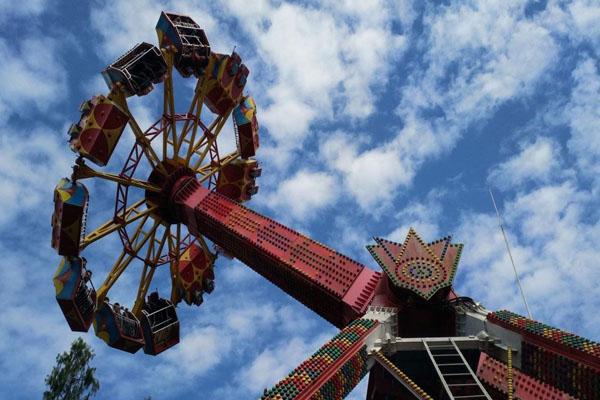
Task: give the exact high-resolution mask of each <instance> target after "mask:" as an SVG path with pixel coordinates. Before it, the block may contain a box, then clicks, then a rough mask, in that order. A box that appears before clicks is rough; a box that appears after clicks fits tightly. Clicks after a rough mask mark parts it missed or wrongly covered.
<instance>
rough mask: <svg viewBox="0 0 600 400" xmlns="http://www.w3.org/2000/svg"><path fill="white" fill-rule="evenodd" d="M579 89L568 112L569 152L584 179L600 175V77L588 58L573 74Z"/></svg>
mask: <svg viewBox="0 0 600 400" xmlns="http://www.w3.org/2000/svg"><path fill="white" fill-rule="evenodd" d="M572 75H573V80H574V83H575V86H574V87H573V92H572V93H571V99H570V101H569V103H568V104H567V107H566V109H565V117H566V119H567V123H568V124H569V125H570V127H571V138H570V139H569V142H568V147H569V150H570V151H571V152H572V153H573V155H574V156H575V157H576V160H577V161H576V164H577V166H578V167H579V170H580V171H581V173H582V174H583V175H584V176H587V177H591V178H594V179H595V178H597V177H598V174H599V173H600V107H598V104H600V74H599V72H598V68H597V66H596V61H595V60H594V59H591V58H589V57H584V58H583V59H582V60H581V61H580V62H579V64H578V65H577V67H576V68H575V70H574V71H573V74H572Z"/></svg>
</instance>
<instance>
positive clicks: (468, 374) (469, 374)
mask: <svg viewBox="0 0 600 400" xmlns="http://www.w3.org/2000/svg"><path fill="white" fill-rule="evenodd" d="M422 342H423V346H424V347H425V350H426V351H427V355H428V356H429V359H430V360H431V362H432V363H433V367H434V368H435V370H436V371H437V374H438V376H439V378H440V381H441V383H442V385H443V386H444V390H445V391H446V394H447V395H448V397H449V399H450V400H455V399H487V400H492V399H491V397H490V395H489V394H488V393H487V392H486V390H485V388H484V387H483V386H482V384H481V382H479V380H478V379H477V376H476V375H475V373H474V372H473V370H472V369H471V367H470V366H469V363H468V362H467V360H466V359H465V357H464V356H463V354H462V353H461V352H460V349H459V348H458V346H457V345H456V343H455V342H454V340H453V339H452V338H448V342H449V344H448V345H434V346H429V344H428V343H427V340H424V339H423V340H422ZM440 348H443V349H453V351H454V352H455V354H451V353H452V352H451V353H442V354H434V353H433V352H432V350H435V349H440ZM436 357H459V358H460V361H461V362H458V363H456V362H454V363H441V364H440V363H438V362H437V360H436ZM441 367H462V368H465V369H466V371H464V372H450V373H444V372H442V369H441ZM450 376H453V377H458V376H462V377H465V379H464V380H463V383H451V384H449V383H448V382H447V381H446V378H447V377H450ZM469 380H470V381H472V382H469ZM467 386H471V387H473V386H476V387H477V393H478V394H471V395H454V394H453V393H452V390H451V388H459V387H467ZM471 392H473V390H471Z"/></svg>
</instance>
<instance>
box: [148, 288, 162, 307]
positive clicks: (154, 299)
mask: <svg viewBox="0 0 600 400" xmlns="http://www.w3.org/2000/svg"><path fill="white" fill-rule="evenodd" d="M148 307H149V308H150V310H151V311H155V310H158V309H159V308H160V297H159V296H158V291H155V292H152V293H150V296H148Z"/></svg>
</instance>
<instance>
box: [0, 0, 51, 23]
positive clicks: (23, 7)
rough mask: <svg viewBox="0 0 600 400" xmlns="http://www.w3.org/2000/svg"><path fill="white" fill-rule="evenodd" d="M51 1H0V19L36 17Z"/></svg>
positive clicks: (3, 20) (2, 20)
mask: <svg viewBox="0 0 600 400" xmlns="http://www.w3.org/2000/svg"><path fill="white" fill-rule="evenodd" d="M50 3H52V1H49V0H28V1H21V2H14V1H10V0H1V1H0V21H1V22H5V21H6V20H8V19H9V18H10V17H13V18H14V17H28V18H32V17H37V16H39V15H40V14H41V13H42V12H44V11H45V10H46V9H47V8H48V6H49V4H50Z"/></svg>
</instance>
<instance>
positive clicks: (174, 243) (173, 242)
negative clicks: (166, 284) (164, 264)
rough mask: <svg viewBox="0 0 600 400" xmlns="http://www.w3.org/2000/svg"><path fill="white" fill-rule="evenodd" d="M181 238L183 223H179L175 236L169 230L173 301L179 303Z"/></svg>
mask: <svg viewBox="0 0 600 400" xmlns="http://www.w3.org/2000/svg"><path fill="white" fill-rule="evenodd" d="M180 240H181V225H180V224H177V229H176V233H175V237H173V234H172V233H171V231H170V230H169V234H168V244H169V262H170V268H171V302H172V303H173V304H177V303H178V302H179V300H180V299H179V290H178V282H179V242H180Z"/></svg>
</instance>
